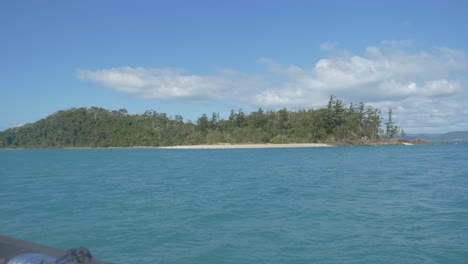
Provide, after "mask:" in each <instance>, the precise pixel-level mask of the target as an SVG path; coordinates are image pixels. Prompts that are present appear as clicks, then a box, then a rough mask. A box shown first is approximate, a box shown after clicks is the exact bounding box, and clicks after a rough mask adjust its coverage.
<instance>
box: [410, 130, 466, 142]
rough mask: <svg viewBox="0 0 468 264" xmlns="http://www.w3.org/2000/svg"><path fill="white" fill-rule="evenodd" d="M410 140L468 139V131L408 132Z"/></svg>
mask: <svg viewBox="0 0 468 264" xmlns="http://www.w3.org/2000/svg"><path fill="white" fill-rule="evenodd" d="M405 138H406V139H408V140H425V141H441V140H446V141H447V140H468V131H453V132H447V133H444V134H407V135H406V136H405Z"/></svg>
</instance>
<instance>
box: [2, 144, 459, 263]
mask: <svg viewBox="0 0 468 264" xmlns="http://www.w3.org/2000/svg"><path fill="white" fill-rule="evenodd" d="M0 234H3V235H8V236H13V237H16V238H20V239H25V240H30V241H34V242H37V243H41V244H45V245H49V246H53V247H58V248H63V249H67V248H72V247H78V246H81V245H82V246H86V247H88V248H90V249H91V251H92V252H93V254H94V255H95V256H96V257H97V258H99V259H101V260H106V261H111V262H114V263H468V144H466V143H460V144H454V145H438V146H437V145H435V146H392V147H335V148H307V149H245V150H241V149H231V150H163V149H94V150H21V151H0Z"/></svg>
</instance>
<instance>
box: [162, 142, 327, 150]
mask: <svg viewBox="0 0 468 264" xmlns="http://www.w3.org/2000/svg"><path fill="white" fill-rule="evenodd" d="M316 147H331V145H328V144H323V143H291V144H216V145H188V146H171V147H159V148H162V149H256V148H316Z"/></svg>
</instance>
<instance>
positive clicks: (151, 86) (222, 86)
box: [77, 67, 231, 101]
mask: <svg viewBox="0 0 468 264" xmlns="http://www.w3.org/2000/svg"><path fill="white" fill-rule="evenodd" d="M77 76H78V78H80V79H82V80H88V81H93V82H96V83H98V84H100V85H102V86H105V87H108V88H111V89H113V90H116V91H118V92H122V93H127V94H132V95H136V96H139V97H142V98H146V99H161V100H171V99H172V100H175V99H176V100H194V101H198V100H207V99H219V98H223V97H225V96H226V95H227V94H229V90H230V89H229V88H230V86H231V83H230V80H229V79H226V78H223V77H219V76H198V75H189V74H184V72H183V71H182V70H175V69H145V68H131V67H121V68H112V69H106V70H97V71H90V70H77Z"/></svg>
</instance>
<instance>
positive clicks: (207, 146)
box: [0, 141, 430, 150]
mask: <svg viewBox="0 0 468 264" xmlns="http://www.w3.org/2000/svg"><path fill="white" fill-rule="evenodd" d="M396 145H400V146H414V145H430V144H429V143H428V142H424V141H408V142H382V141H380V142H379V141H375V142H365V143H363V142H360V141H342V142H331V143H286V144H272V143H251V144H249V143H244V144H230V143H218V144H203V145H178V146H130V147H53V148H0V150H62V149H64V150H67V149H70V150H79V149H274V148H278V149H279V148H324V147H325V148H327V147H350V146H363V147H364V146H396Z"/></svg>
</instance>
